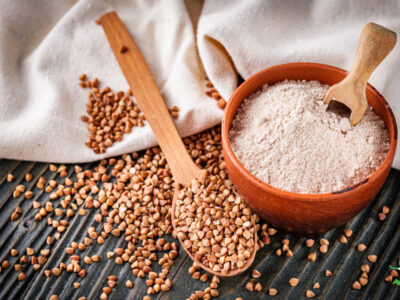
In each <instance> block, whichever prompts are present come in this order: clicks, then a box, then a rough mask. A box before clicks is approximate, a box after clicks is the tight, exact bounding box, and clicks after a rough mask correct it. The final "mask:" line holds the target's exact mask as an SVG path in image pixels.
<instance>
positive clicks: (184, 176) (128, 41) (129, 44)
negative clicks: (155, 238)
mask: <svg viewBox="0 0 400 300" xmlns="http://www.w3.org/2000/svg"><path fill="white" fill-rule="evenodd" d="M99 23H100V25H101V26H102V27H103V29H104V32H105V34H106V36H107V39H108V42H109V44H110V46H111V49H112V50H113V52H114V55H115V57H116V59H117V61H118V63H119V65H120V67H121V69H122V71H123V73H124V75H125V78H126V80H127V81H128V84H129V86H130V87H131V90H132V92H133V94H134V96H135V98H136V100H137V102H138V103H139V106H140V108H141V110H142V111H143V112H144V114H145V116H146V120H147V121H148V122H149V124H150V126H151V128H152V130H153V132H154V135H155V136H156V139H157V141H158V143H159V145H160V148H161V150H162V151H163V153H164V155H165V157H166V160H167V162H168V165H169V167H170V169H171V172H172V175H173V176H174V179H175V183H176V186H177V187H180V186H182V185H183V186H185V185H187V184H189V183H190V182H191V181H192V179H196V178H200V177H201V176H203V172H202V170H201V169H200V168H199V167H198V166H197V165H196V164H195V163H194V162H193V160H192V159H191V157H190V155H189V153H188V152H187V151H186V148H185V145H184V144H183V142H182V139H181V137H180V136H179V133H178V131H177V130H176V127H175V124H174V122H173V121H172V118H171V116H170V114H169V112H168V109H167V107H166V105H165V102H164V99H163V98H162V96H161V93H160V91H159V90H158V88H157V85H156V83H155V81H154V78H153V75H152V74H151V71H150V70H149V68H148V66H147V64H146V61H145V60H144V58H143V56H142V54H141V53H140V50H139V48H138V47H137V45H136V43H135V42H134V40H133V39H132V37H131V36H130V34H129V32H128V31H127V29H126V28H125V26H124V24H123V23H122V22H121V20H120V18H119V17H118V15H117V14H116V13H115V12H110V13H107V14H105V15H104V16H102V17H101V18H100V20H99ZM121 49H123V50H121ZM178 193H179V188H176V189H175V192H174V197H173V200H172V211H171V218H172V224H173V226H174V211H175V203H176V201H177V198H178ZM252 221H253V220H252ZM252 225H253V228H254V251H253V252H252V253H251V257H250V258H249V259H248V260H247V261H246V264H245V265H244V266H243V267H242V268H240V269H234V270H232V271H229V272H228V273H223V272H215V271H213V270H211V269H210V268H208V267H206V266H205V265H203V264H202V263H201V262H199V261H198V260H196V259H195V258H194V256H193V255H192V253H191V252H190V251H188V250H187V249H186V248H185V247H184V249H185V251H186V252H187V254H188V255H189V256H190V258H191V259H192V260H193V261H195V262H197V264H198V265H199V266H200V267H202V268H203V269H204V270H206V271H208V272H210V273H211V274H214V275H218V276H234V275H237V274H239V273H241V272H243V271H244V270H246V269H247V268H248V267H249V266H250V265H251V263H252V262H253V260H254V256H255V254H256V247H257V234H256V229H255V224H254V222H253V224H252ZM174 229H176V228H175V227H174ZM181 244H182V246H183V241H181Z"/></svg>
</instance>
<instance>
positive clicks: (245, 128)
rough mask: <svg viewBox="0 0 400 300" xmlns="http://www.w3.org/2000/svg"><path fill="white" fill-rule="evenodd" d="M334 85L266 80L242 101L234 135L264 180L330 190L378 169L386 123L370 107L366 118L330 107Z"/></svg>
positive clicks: (248, 164) (241, 155)
mask: <svg viewBox="0 0 400 300" xmlns="http://www.w3.org/2000/svg"><path fill="white" fill-rule="evenodd" d="M328 88H329V86H327V85H322V84H321V83H319V82H317V81H288V80H286V81H282V82H278V83H276V84H275V85H272V86H268V85H265V86H263V87H262V89H261V90H259V91H257V92H255V93H253V94H252V95H250V96H249V97H248V98H247V99H245V100H244V101H243V103H242V104H241V106H240V107H239V109H238V111H237V114H236V116H235V118H234V120H233V122H232V128H231V130H230V132H229V139H230V142H231V144H232V148H233V151H234V152H235V154H236V156H237V157H238V159H239V160H240V162H241V163H242V164H243V165H244V166H245V168H246V169H247V170H249V171H250V172H251V173H252V174H254V175H255V176H256V177H257V178H259V179H260V180H262V181H264V182H266V183H268V184H270V185H272V186H274V187H276V188H279V189H282V190H286V191H290V192H296V193H314V194H316V193H328V192H333V191H339V190H342V189H344V188H346V187H349V186H351V185H354V184H357V183H359V182H360V181H362V180H364V179H365V178H367V177H368V176H369V175H370V174H371V173H373V172H374V171H375V170H376V169H377V168H378V167H379V165H380V164H381V163H382V162H383V160H384V159H385V157H386V155H387V152H388V150H389V136H388V133H387V131H386V128H385V124H384V122H383V121H382V120H381V119H380V118H379V117H378V116H377V115H376V113H375V112H374V110H373V109H372V107H371V106H369V107H368V108H367V110H366V112H365V114H364V117H363V118H362V120H361V122H360V123H358V124H357V125H356V126H354V127H352V126H351V125H350V122H349V119H348V118H347V117H345V116H341V115H340V114H338V113H336V112H333V111H330V110H328V111H327V107H328V105H325V104H324V103H323V101H322V100H323V98H324V96H325V94H326V92H327V90H328Z"/></svg>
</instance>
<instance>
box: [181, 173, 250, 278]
mask: <svg viewBox="0 0 400 300" xmlns="http://www.w3.org/2000/svg"><path fill="white" fill-rule="evenodd" d="M174 214H175V220H174V227H175V230H176V235H177V237H178V238H179V240H180V241H181V242H182V244H183V245H184V247H185V249H187V250H188V251H189V252H191V253H192V255H193V257H194V258H195V260H196V261H198V262H200V263H201V264H203V265H204V266H206V267H208V268H209V269H211V270H212V271H214V272H217V273H219V272H221V273H222V274H228V273H229V272H230V271H234V270H237V269H240V268H242V267H243V266H244V265H245V264H246V263H247V260H248V259H250V258H251V257H252V253H253V251H255V247H256V244H255V235H256V232H254V226H253V220H252V215H253V213H252V211H251V210H250V208H248V207H247V205H246V204H245V203H244V202H243V200H242V199H241V198H240V196H238V195H237V194H236V193H235V192H234V191H233V190H232V185H231V183H230V182H228V181H224V180H223V179H221V178H220V177H219V176H218V175H209V174H206V173H205V174H204V176H203V178H200V179H194V180H193V181H192V182H191V183H190V185H189V186H187V187H184V188H182V189H181V190H180V192H179V196H178V200H177V201H176V207H175V212H174Z"/></svg>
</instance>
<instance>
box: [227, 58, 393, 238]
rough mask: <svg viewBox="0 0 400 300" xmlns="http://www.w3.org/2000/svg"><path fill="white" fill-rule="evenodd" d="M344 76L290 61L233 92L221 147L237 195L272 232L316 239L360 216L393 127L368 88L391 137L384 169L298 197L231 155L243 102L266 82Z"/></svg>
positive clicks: (331, 80) (378, 178) (380, 177)
mask: <svg viewBox="0 0 400 300" xmlns="http://www.w3.org/2000/svg"><path fill="white" fill-rule="evenodd" d="M346 75H347V72H346V71H344V70H341V69H338V68H335V67H332V66H328V65H322V64H316V63H289V64H284V65H278V66H274V67H271V68H268V69H265V70H263V71H261V72H259V73H257V74H255V75H253V76H252V77H250V78H249V79H247V80H246V81H245V82H243V83H242V84H241V85H240V86H239V88H238V89H237V90H236V91H235V92H234V93H233V95H232V97H231V99H230V100H229V101H228V105H227V106H226V108H225V112H224V117H223V121H222V129H221V131H222V146H223V154H224V158H225V161H226V166H227V169H228V173H229V176H230V178H231V180H232V182H233V184H234V185H235V187H236V189H237V191H238V193H239V194H240V195H241V196H242V197H243V198H244V199H245V201H246V202H247V203H248V205H249V206H250V207H251V208H252V209H253V210H254V211H255V212H257V213H258V214H259V215H260V216H261V217H262V218H263V219H265V220H266V221H267V222H268V223H269V224H271V225H273V226H275V227H276V228H279V229H282V230H284V231H286V232H290V233H294V234H298V235H309V236H312V235H319V234H322V233H324V232H326V231H329V230H331V229H333V228H335V227H337V226H339V225H342V224H344V223H345V222H346V221H348V220H349V219H350V218H352V217H353V216H355V215H356V214H357V213H358V212H360V211H361V210H362V209H363V208H364V207H366V206H367V205H368V203H369V202H370V201H371V200H372V199H373V198H374V197H375V196H376V194H377V193H378V192H379V190H380V189H381V187H382V185H383V183H384V182H385V180H386V178H387V176H388V174H389V171H390V168H391V165H392V162H393V158H394V154H395V151H396V145H397V126H396V121H395V118H394V116H393V113H392V110H391V109H390V107H389V105H388V104H387V102H386V100H385V99H384V98H383V96H382V95H381V94H380V93H379V92H378V91H377V90H376V89H375V88H374V87H373V86H371V85H369V84H368V86H367V99H368V103H369V104H370V105H371V106H372V107H373V108H374V110H375V111H376V113H377V114H378V115H379V116H380V117H381V118H382V119H383V120H384V121H385V124H386V128H387V130H388V132H389V137H390V148H389V153H388V156H387V157H386V159H385V160H384V162H383V163H382V165H381V166H380V167H379V168H378V170H376V171H375V172H374V173H373V174H371V175H370V176H369V177H368V178H367V179H365V180H364V181H362V182H360V183H358V184H356V185H354V186H350V187H348V188H346V189H344V190H341V191H337V192H332V193H325V194H299V193H292V192H287V191H283V190H280V189H278V188H275V187H273V186H271V185H268V184H267V183H265V182H263V181H261V180H259V179H257V178H256V177H255V176H254V175H252V174H251V173H250V172H249V171H247V170H246V169H245V167H244V166H243V165H242V164H241V163H240V161H239V160H238V158H237V157H236V156H235V154H234V152H233V150H232V148H231V145H230V142H229V139H228V132H229V130H230V128H231V124H232V120H233V118H234V116H235V114H236V111H237V109H238V107H239V106H240V104H241V103H242V101H243V100H244V99H245V98H247V97H248V96H249V95H250V94H252V93H253V92H255V91H256V90H258V89H259V88H261V87H262V86H263V85H264V84H266V83H268V84H274V83H276V82H279V81H282V80H285V79H292V80H300V79H306V80H317V81H319V82H321V83H323V84H329V85H332V84H335V83H337V82H339V81H341V80H342V79H343V78H344V77H345V76H346Z"/></svg>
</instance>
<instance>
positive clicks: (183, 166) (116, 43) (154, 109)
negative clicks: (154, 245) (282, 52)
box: [99, 12, 201, 184]
mask: <svg viewBox="0 0 400 300" xmlns="http://www.w3.org/2000/svg"><path fill="white" fill-rule="evenodd" d="M99 22H100V24H101V26H103V29H104V32H105V34H106V36H107V39H108V42H109V44H110V46H111V49H112V51H113V52H114V55H115V57H116V59H117V61H118V63H119V65H120V67H121V69H122V72H123V73H124V75H125V78H126V80H127V82H128V84H129V86H130V88H131V90H132V92H133V94H134V96H135V98H136V100H137V102H138V103H139V106H140V108H141V110H142V111H143V112H144V115H145V117H146V120H147V121H148V122H149V124H150V126H151V129H152V130H153V132H154V135H155V136H156V139H157V142H158V143H159V145H160V147H161V149H162V151H163V153H164V155H165V156H166V158H167V161H168V165H169V167H170V168H171V171H172V174H173V175H174V177H175V179H176V180H177V181H178V182H179V183H182V184H188V183H189V182H190V181H191V180H192V179H193V178H197V177H199V176H200V175H201V170H200V169H199V168H198V167H197V166H196V165H195V164H194V162H193V161H192V159H191V158H190V156H189V154H188V153H187V151H186V149H185V147H184V145H183V142H182V139H181V137H180V136H179V133H178V131H177V130H176V127H175V124H174V122H173V121H172V118H171V116H170V114H169V112H168V109H167V107H166V106H165V102H164V99H163V98H162V96H161V93H160V91H159V89H158V87H157V85H156V82H155V81H154V78H153V75H152V74H151V71H150V70H149V68H148V66H147V64H146V61H145V60H144V58H143V56H142V54H141V52H140V50H139V48H138V47H137V45H136V43H135V41H134V40H133V38H132V36H131V35H130V34H129V32H128V30H127V29H126V27H125V26H124V24H123V23H122V22H121V20H120V18H119V17H118V15H117V14H116V13H115V12H110V13H107V14H105V15H104V16H102V17H101V18H100V20H99ZM121 47H126V50H125V51H121Z"/></svg>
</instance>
